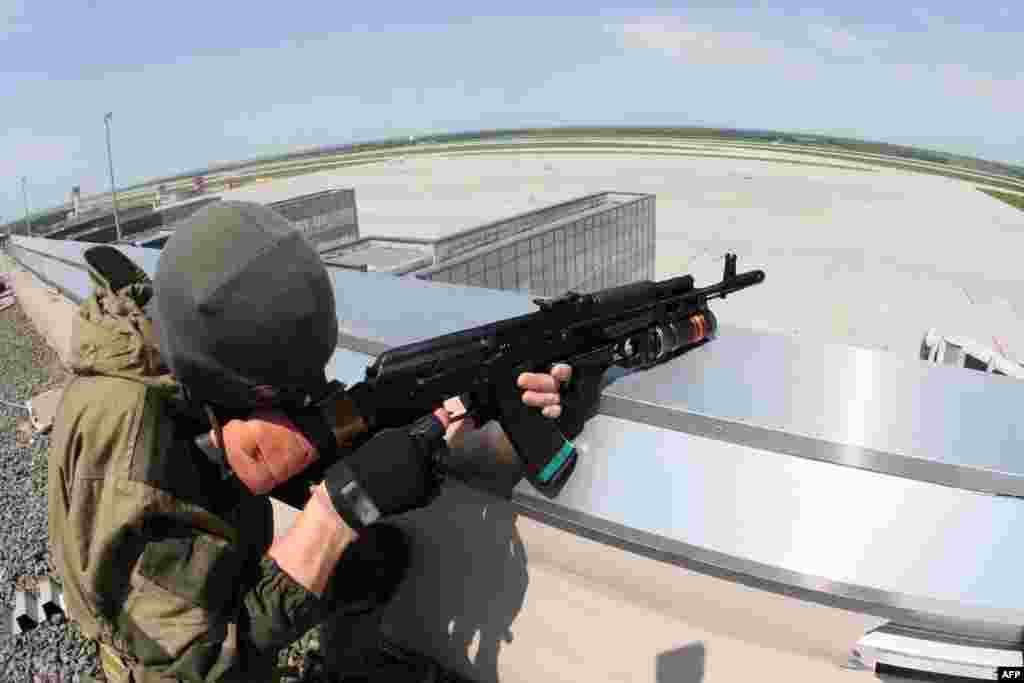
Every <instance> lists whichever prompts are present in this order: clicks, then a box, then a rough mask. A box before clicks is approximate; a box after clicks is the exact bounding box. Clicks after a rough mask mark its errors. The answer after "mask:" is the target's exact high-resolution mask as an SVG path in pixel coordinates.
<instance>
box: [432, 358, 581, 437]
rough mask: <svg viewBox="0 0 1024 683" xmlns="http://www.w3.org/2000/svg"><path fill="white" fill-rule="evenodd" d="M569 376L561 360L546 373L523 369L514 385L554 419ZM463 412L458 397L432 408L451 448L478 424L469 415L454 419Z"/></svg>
mask: <svg viewBox="0 0 1024 683" xmlns="http://www.w3.org/2000/svg"><path fill="white" fill-rule="evenodd" d="M571 378H572V368H571V367H569V366H568V365H565V364H564V363H563V364H558V365H555V366H554V367H553V368H551V372H549V373H542V372H524V373H522V374H521V375H519V377H518V378H517V380H516V385H517V386H518V387H519V388H520V389H522V390H523V403H525V404H526V405H528V406H531V407H533V408H540V409H541V413H542V414H543V415H544V417H547V418H551V419H557V418H558V417H559V416H560V415H561V414H562V406H561V395H560V394H559V390H560V389H561V386H562V384H564V383H566V382H568V381H569V380H570V379H571ZM465 412H466V408H465V406H463V405H462V401H461V400H460V399H459V398H458V397H455V398H450V399H448V400H447V401H445V402H444V406H443V407H441V408H438V409H437V410H436V411H434V415H436V416H437V418H438V419H439V420H441V423H442V424H444V426H445V427H446V428H447V432H446V433H445V438H446V439H447V440H448V446H449V447H450V448H458V447H459V446H460V444H461V443H462V441H463V439H465V437H466V435H467V434H469V433H470V432H472V431H473V430H475V429H476V428H477V426H478V425H477V424H476V421H475V420H474V419H473V418H472V417H466V418H464V419H461V420H459V419H457V418H458V417H459V416H460V415H463V414H464V413H465Z"/></svg>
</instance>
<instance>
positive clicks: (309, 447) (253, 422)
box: [210, 410, 319, 496]
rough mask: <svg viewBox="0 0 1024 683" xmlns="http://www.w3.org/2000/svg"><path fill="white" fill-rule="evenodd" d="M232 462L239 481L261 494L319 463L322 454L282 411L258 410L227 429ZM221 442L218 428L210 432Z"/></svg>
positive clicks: (228, 424) (226, 434) (226, 438)
mask: <svg viewBox="0 0 1024 683" xmlns="http://www.w3.org/2000/svg"><path fill="white" fill-rule="evenodd" d="M223 431H224V441H225V444H224V451H225V453H227V460H228V464H229V465H230V466H231V469H232V470H233V471H234V473H235V475H237V476H238V478H239V480H240V481H241V482H242V483H243V484H245V485H246V487H247V488H248V489H249V490H250V491H252V492H253V493H254V494H256V495H258V496H260V495H263V494H264V493H268V492H269V491H271V490H273V489H274V488H275V487H276V486H278V485H279V484H283V483H284V482H286V481H288V480H289V479H291V478H292V477H293V476H295V475H296V474H298V473H299V472H301V471H302V470H304V469H306V468H307V467H309V466H310V465H311V464H312V463H314V462H316V460H317V458H318V457H319V454H318V453H317V451H316V448H315V447H314V446H313V444H312V443H310V441H309V439H308V438H306V436H305V435H304V434H303V433H302V432H301V431H299V429H298V427H296V426H295V424H294V423H293V422H292V421H291V420H290V419H289V418H288V416H287V415H285V414H284V413H282V412H279V411H274V410H257V411H255V412H254V413H252V414H251V415H250V416H249V417H247V418H246V419H244V420H231V421H230V422H228V423H227V424H226V425H224V428H223ZM210 438H211V439H212V440H213V443H214V444H215V445H217V446H218V447H219V446H220V444H219V443H217V433H216V431H211V432H210Z"/></svg>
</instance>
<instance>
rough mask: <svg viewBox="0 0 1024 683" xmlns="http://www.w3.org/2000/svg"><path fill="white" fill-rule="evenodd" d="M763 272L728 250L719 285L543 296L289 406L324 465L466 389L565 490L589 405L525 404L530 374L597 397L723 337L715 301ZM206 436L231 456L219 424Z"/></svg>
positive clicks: (469, 401)
mask: <svg viewBox="0 0 1024 683" xmlns="http://www.w3.org/2000/svg"><path fill="white" fill-rule="evenodd" d="M764 277H765V275H764V272H763V271H761V270H752V271H748V272H745V273H742V274H740V275H737V274H736V256H735V254H726V255H725V270H724V274H723V276H722V281H721V282H719V283H718V284H715V285H711V286H709V287H704V288H700V289H698V288H695V287H694V284H693V277H692V276H691V275H683V276H679V277H674V278H669V279H667V280H663V281H660V282H651V281H649V280H645V281H641V282H634V283H631V284H628V285H623V286H619V287H612V288H609V289H605V290H602V291H599V292H594V293H591V294H579V293H576V292H568V293H567V294H565V295H563V296H560V297H557V298H553V299H534V303H535V304H536V305H537V306H538V307H539V308H540V310H539V311H535V312H533V313H528V314H526V315H522V316H517V317H514V318H509V319H506V320H499V321H498V322H495V323H491V324H489V325H482V326H479V327H474V328H472V329H468V330H462V331H460V332H454V333H452V334H446V335H442V336H440V337H435V338H433V339H428V340H426V341H421V342H415V343H412V344H407V345H405V346H401V347H397V348H393V349H389V350H388V351H385V352H384V353H382V354H380V355H379V356H377V358H376V359H375V360H374V362H373V363H371V364H370V365H369V366H368V367H367V368H366V376H365V378H364V379H363V381H361V382H359V383H357V384H355V385H353V386H352V387H349V388H347V389H346V387H345V385H343V384H341V383H339V382H336V381H335V382H332V383H331V384H332V391H331V392H330V393H329V394H328V395H327V396H326V397H325V398H323V399H321V400H319V401H318V402H317V403H316V404H315V405H314V406H312V407H311V408H309V409H306V410H304V411H303V412H302V413H301V414H294V415H290V417H291V418H292V420H293V422H294V423H295V424H296V426H297V427H298V428H299V429H300V430H301V431H302V432H303V433H304V434H306V436H307V437H308V438H309V439H310V441H311V442H312V443H313V444H314V445H316V447H317V449H318V451H319V452H320V460H319V461H318V462H317V463H315V465H314V467H317V469H320V468H326V466H327V465H329V463H330V462H333V461H334V459H335V458H336V457H338V455H337V454H338V453H340V452H345V451H346V450H348V449H352V448H355V447H357V445H359V444H360V443H362V442H363V441H364V440H365V439H367V438H369V436H372V435H373V434H374V433H376V432H378V431H380V430H381V429H387V428H397V427H404V426H407V425H409V424H411V423H412V422H414V421H415V420H417V419H418V418H421V417H423V416H424V415H427V414H429V413H431V412H432V411H433V410H435V409H436V408H437V407H438V406H439V405H441V404H442V403H443V402H444V401H445V400H446V399H448V398H450V397H452V396H459V397H460V398H461V399H462V401H463V404H464V405H465V406H466V408H467V412H466V414H465V415H472V416H473V417H474V418H475V419H476V420H477V423H478V424H480V425H483V424H484V423H486V422H487V421H489V420H491V419H496V420H498V421H499V422H500V423H501V426H502V428H503V429H504V431H505V433H506V434H507V435H508V437H509V440H510V441H511V442H512V445H513V446H514V447H515V450H516V453H517V454H518V455H519V458H520V460H521V461H522V462H523V469H524V474H525V476H526V478H527V480H528V481H529V482H530V483H531V484H532V485H533V486H534V488H536V489H537V490H538V491H540V492H541V493H542V494H544V495H545V496H547V497H549V498H554V497H555V496H557V495H558V492H559V491H561V489H562V487H563V486H564V485H565V483H566V481H568V479H569V476H570V475H571V474H572V472H573V470H574V469H575V467H576V460H577V453H576V448H575V446H574V445H573V443H572V441H571V439H572V438H575V436H576V435H577V434H578V433H579V431H580V429H582V425H583V422H584V420H585V419H586V418H587V417H588V416H587V415H583V414H581V413H580V412H579V410H580V409H579V407H578V405H574V404H573V402H572V400H571V397H570V400H569V401H568V402H564V403H563V413H562V415H561V416H560V417H559V418H557V419H554V420H552V419H549V418H546V417H544V416H543V415H541V411H540V410H539V409H537V408H532V407H529V406H526V405H524V404H523V402H522V396H521V392H520V389H519V388H518V387H517V385H516V380H517V378H518V377H519V375H520V374H521V373H523V372H547V371H548V370H549V369H550V368H551V366H552V365H553V364H555V363H568V364H569V365H570V366H572V369H573V372H572V379H571V381H570V388H569V391H570V392H572V393H575V394H577V395H578V396H591V397H593V398H594V399H596V398H597V392H598V387H599V386H600V382H601V379H602V376H603V375H604V372H605V371H606V370H607V369H608V368H609V367H611V366H612V365H618V366H620V367H623V368H639V369H645V368H649V367H651V366H654V365H657V364H659V363H663V362H665V361H667V360H669V359H671V358H674V357H676V356H678V355H680V354H682V353H685V352H686V351H688V350H690V349H692V348H694V347H696V346H698V345H700V344H703V343H704V342H706V341H708V340H710V339H712V338H713V337H714V335H715V332H716V330H717V320H716V319H715V316H714V314H713V313H712V312H711V310H710V309H709V308H708V302H709V301H711V300H712V299H716V298H722V299H724V298H725V297H726V296H728V295H729V294H731V293H733V292H737V291H739V290H741V289H745V288H747V287H750V286H753V285H756V284H759V283H761V282H763V281H764ZM590 403H596V400H593V401H590ZM465 415H463V416H460V418H461V417H464V416H465ZM196 443H197V445H199V447H200V449H201V450H203V452H204V453H206V455H207V456H208V457H209V458H210V459H211V460H214V461H215V462H218V463H220V464H222V465H223V464H224V458H223V455H222V454H221V453H220V451H219V449H217V448H216V447H215V446H213V444H212V442H211V440H210V437H209V435H208V434H204V435H202V436H200V437H198V438H197V439H196Z"/></svg>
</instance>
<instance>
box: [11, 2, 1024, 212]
mask: <svg viewBox="0 0 1024 683" xmlns="http://www.w3.org/2000/svg"><path fill="white" fill-rule="evenodd" d="M262 4H263V3H252V2H250V3H234V2H226V1H222V2H205V3H199V2H191V0H179V1H177V2H174V3H171V4H169V5H168V4H157V5H153V4H152V3H138V2H135V3H130V2H114V1H112V0H63V1H62V2H50V1H48V0H32V1H31V2H28V0H0V65H2V66H0V220H6V219H10V218H13V217H14V216H17V215H19V214H20V212H21V211H22V208H21V207H22V202H21V196H20V183H19V178H20V176H22V175H26V176H28V177H29V200H30V203H31V205H32V207H33V208H39V207H41V206H46V205H52V204H55V203H57V202H59V201H61V200H62V199H63V198H64V197H66V196H67V192H68V190H69V189H70V187H71V186H72V185H74V184H79V185H81V186H82V190H83V192H85V193H92V192H97V191H102V190H106V189H107V180H106V151H105V146H104V137H103V114H104V112H106V111H108V110H109V111H113V112H114V121H113V145H114V160H115V164H116V172H117V179H118V184H130V183H134V182H139V181H141V180H145V179H147V178H152V177H154V176H158V175H164V174H168V173H173V172H179V171H185V170H190V169H194V168H198V167H201V166H204V165H207V164H209V163H216V162H223V161H230V160H236V159H241V158H248V157H253V156H256V155H260V154H267V153H273V152H279V151H286V150H290V149H295V148H299V147H306V146H311V145H321V144H333V143H344V142H349V141H353V140H365V139H374V138H380V137H385V136H389V135H393V134H410V133H422V132H428V131H439V130H465V129H477V128H494V127H512V126H530V125H562V124H565V125H570V124H603V123H625V124H636V125H641V124H654V125H671V124H676V125H716V126H718V125H720V126H736V127H742V128H775V129H784V130H806V131H816V132H825V133H834V134H839V135H850V136H854V137H861V138H867V139H874V140H882V141H888V142H896V143H905V144H913V145H921V146H926V147H932V148H936V149H942V150H947V151H952V152H958V153H965V154H972V155H976V156H981V157H984V158H989V159H993V160H998V161H1006V162H1011V163H1024V136H1022V135H1021V130H1022V128H1024V127H1022V126H1021V122H1022V121H1024V76H1022V70H1021V69H1020V46H1021V45H1024V10H1022V9H1021V7H1020V3H1019V2H1011V1H1010V0H1006V1H1004V2H996V3H988V2H984V1H983V2H962V1H960V2H952V1H945V2H940V3H932V4H931V5H928V6H927V7H924V6H922V7H917V8H914V7H912V6H911V7H905V8H904V7H901V6H900V3H892V2H889V3H880V2H877V1H876V0H864V1H862V2H857V3H853V2H849V3H843V4H836V5H834V6H831V7H827V8H825V9H821V8H820V7H819V8H812V7H803V6H801V5H799V4H793V3H781V4H779V3H776V4H774V6H773V8H772V9H761V8H757V7H750V6H740V5H734V6H729V5H721V4H720V5H716V6H714V7H701V6H698V5H690V4H686V5H683V4H667V3H663V4H655V5H648V6H647V7H645V8H643V9H635V8H633V9H628V10H626V9H618V8H614V7H606V8H603V9H601V8H597V6H595V5H587V4H584V3H579V2H568V3H562V4H560V5H558V6H557V7H558V12H557V13H553V9H554V8H555V5H554V4H553V3H541V2H534V1H533V0H524V1H522V2H517V3H516V4H515V11H516V14H517V15H518V16H497V15H493V13H492V14H491V15H485V14H480V11H481V10H480V5H481V3H469V2H444V1H443V0H438V1H437V2H434V3H426V4H424V5H423V6H416V4H412V3H409V4H399V3H387V2H374V3H355V4H350V3H326V2H325V3H309V4H304V3H301V2H291V3H285V2H277V3H267V5H268V6H267V7H266V8H264V7H262ZM817 4H818V5H820V3H817ZM911 4H912V3H911Z"/></svg>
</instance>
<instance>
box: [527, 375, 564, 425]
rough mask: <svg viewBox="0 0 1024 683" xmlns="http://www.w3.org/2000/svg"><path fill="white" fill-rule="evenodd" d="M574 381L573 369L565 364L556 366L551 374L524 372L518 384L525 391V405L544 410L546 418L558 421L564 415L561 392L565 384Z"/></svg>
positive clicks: (542, 411)
mask: <svg viewBox="0 0 1024 683" xmlns="http://www.w3.org/2000/svg"><path fill="white" fill-rule="evenodd" d="M571 379H572V368H571V367H569V366H568V365H565V364H559V365H555V366H554V367H553V368H551V372H550V373H548V374H543V373H539V372H524V373H523V374H521V375H519V380H518V382H517V384H518V386H519V388H520V389H522V390H523V403H525V404H526V405H528V406H533V407H534V408H542V410H541V413H542V414H543V415H544V417H550V418H552V419H557V418H558V417H559V416H560V415H561V414H562V406H561V401H562V397H561V394H560V393H559V390H560V389H561V388H562V384H563V383H568V382H569V380H571Z"/></svg>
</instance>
